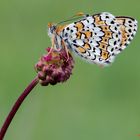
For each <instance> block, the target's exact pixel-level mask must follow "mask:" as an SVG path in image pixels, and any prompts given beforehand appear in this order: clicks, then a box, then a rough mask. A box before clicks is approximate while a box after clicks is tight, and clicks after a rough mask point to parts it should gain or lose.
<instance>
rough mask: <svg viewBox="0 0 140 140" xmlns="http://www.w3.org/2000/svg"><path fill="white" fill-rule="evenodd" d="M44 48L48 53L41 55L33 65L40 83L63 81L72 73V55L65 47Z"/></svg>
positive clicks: (45, 84)
mask: <svg viewBox="0 0 140 140" xmlns="http://www.w3.org/2000/svg"><path fill="white" fill-rule="evenodd" d="M46 50H47V51H48V54H46V55H44V56H42V57H41V58H40V60H39V62H38V63H37V64H36V65H35V69H36V71H37V73H38V78H39V80H40V84H41V85H42V86H47V85H48V84H51V85H55V84H57V83H60V82H65V81H66V80H68V79H69V77H70V75H71V74H72V69H73V67H74V60H73V57H72V56H71V54H70V53H67V52H66V50H65V49H61V50H59V51H58V50H55V49H51V48H47V49H46Z"/></svg>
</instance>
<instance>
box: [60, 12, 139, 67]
mask: <svg viewBox="0 0 140 140" xmlns="http://www.w3.org/2000/svg"><path fill="white" fill-rule="evenodd" d="M127 19H129V20H130V19H131V18H126V17H125V18H124V17H123V18H122V17H115V16H113V15H112V14H110V13H106V12H104V13H101V14H96V15H93V16H88V17H86V18H84V19H81V20H79V21H77V22H74V23H72V24H69V25H68V26H66V27H65V28H64V29H63V31H62V38H63V39H64V41H65V42H66V43H67V46H69V48H71V49H72V50H73V51H74V52H75V53H76V54H77V55H79V56H81V57H82V58H83V59H85V60H87V61H89V62H92V63H96V64H99V65H108V64H110V63H112V62H113V60H114V58H115V56H116V55H117V54H118V53H120V51H121V50H123V49H124V48H125V47H126V45H127V44H129V42H130V41H131V40H132V37H133V36H134V34H135V32H136V31H135V30H137V23H136V21H135V20H133V19H131V22H132V26H133V29H131V27H130V26H129V25H128V24H127V22H128V20H127ZM124 20H125V22H122V21H124ZM134 27H135V28H134ZM129 29H131V30H132V32H131V34H130V33H129ZM134 31H135V32H134ZM125 32H127V35H128V34H129V35H131V37H128V36H127V38H124V33H125ZM125 36H126V35H125Z"/></svg>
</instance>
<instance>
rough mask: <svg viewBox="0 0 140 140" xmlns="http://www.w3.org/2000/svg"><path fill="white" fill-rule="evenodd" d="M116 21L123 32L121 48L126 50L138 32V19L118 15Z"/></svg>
mask: <svg viewBox="0 0 140 140" xmlns="http://www.w3.org/2000/svg"><path fill="white" fill-rule="evenodd" d="M116 22H118V23H119V25H120V30H121V34H122V39H121V44H120V50H124V49H125V48H126V47H127V46H128V44H129V43H130V42H131V40H132V39H133V38H134V36H135V34H136V31H137V28H138V27H137V21H136V20H135V19H133V18H131V17H124V16H118V17H116Z"/></svg>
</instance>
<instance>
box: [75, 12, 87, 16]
mask: <svg viewBox="0 0 140 140" xmlns="http://www.w3.org/2000/svg"><path fill="white" fill-rule="evenodd" d="M84 15H85V14H84V13H83V12H78V13H77V14H76V16H84Z"/></svg>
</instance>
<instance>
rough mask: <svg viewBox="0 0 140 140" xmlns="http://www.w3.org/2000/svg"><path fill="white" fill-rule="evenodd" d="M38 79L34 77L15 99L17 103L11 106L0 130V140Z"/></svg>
mask: <svg viewBox="0 0 140 140" xmlns="http://www.w3.org/2000/svg"><path fill="white" fill-rule="evenodd" d="M38 81H39V80H38V77H36V78H35V79H34V80H33V81H32V82H31V83H30V84H29V85H28V86H27V88H26V89H25V90H24V91H23V93H22V94H21V95H20V96H19V98H18V99H17V101H16V102H15V104H14V105H13V107H12V109H11V111H10V113H9V114H8V116H7V118H6V120H5V122H4V124H3V126H2V128H1V130H0V140H3V138H4V136H5V134H6V131H7V129H8V127H9V125H10V123H11V121H12V119H13V118H14V116H15V114H16V112H17V110H18V109H19V107H20V105H21V104H22V102H23V101H24V99H25V98H26V97H27V96H28V95H29V93H30V91H31V90H32V89H33V88H34V87H35V86H36V85H37V84H38Z"/></svg>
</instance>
